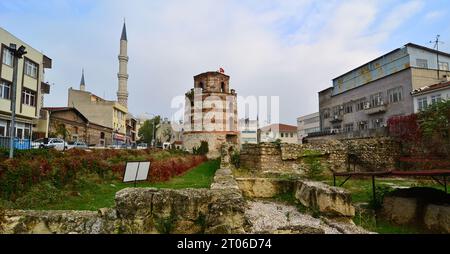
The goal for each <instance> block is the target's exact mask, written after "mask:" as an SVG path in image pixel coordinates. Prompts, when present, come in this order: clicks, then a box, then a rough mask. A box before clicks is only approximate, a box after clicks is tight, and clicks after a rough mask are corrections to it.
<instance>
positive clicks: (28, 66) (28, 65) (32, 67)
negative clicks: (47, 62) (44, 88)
mask: <svg viewBox="0 0 450 254" xmlns="http://www.w3.org/2000/svg"><path fill="white" fill-rule="evenodd" d="M37 70H38V67H37V65H36V64H35V63H32V62H31V61H29V60H25V74H26V75H28V76H30V77H32V78H37Z"/></svg>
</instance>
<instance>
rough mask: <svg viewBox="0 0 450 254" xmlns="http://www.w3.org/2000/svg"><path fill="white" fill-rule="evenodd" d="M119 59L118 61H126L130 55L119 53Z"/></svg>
mask: <svg viewBox="0 0 450 254" xmlns="http://www.w3.org/2000/svg"><path fill="white" fill-rule="evenodd" d="M119 60H120V61H125V62H128V60H130V57H128V56H122V55H120V56H119Z"/></svg>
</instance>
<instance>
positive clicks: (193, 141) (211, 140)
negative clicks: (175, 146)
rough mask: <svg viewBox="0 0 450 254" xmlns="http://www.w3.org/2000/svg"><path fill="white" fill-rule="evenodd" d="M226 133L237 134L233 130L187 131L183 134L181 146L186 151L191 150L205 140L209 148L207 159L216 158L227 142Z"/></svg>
mask: <svg viewBox="0 0 450 254" xmlns="http://www.w3.org/2000/svg"><path fill="white" fill-rule="evenodd" d="M228 135H237V134H236V133H235V132H192V133H189V132H187V133H184V134H183V146H184V148H185V149H186V150H187V151H189V152H193V150H194V148H197V147H200V145H201V142H202V141H206V142H208V148H209V153H208V154H207V157H208V159H217V158H219V157H220V156H221V149H222V145H223V144H225V143H227V136H228ZM237 140H238V137H237V138H236V141H237Z"/></svg>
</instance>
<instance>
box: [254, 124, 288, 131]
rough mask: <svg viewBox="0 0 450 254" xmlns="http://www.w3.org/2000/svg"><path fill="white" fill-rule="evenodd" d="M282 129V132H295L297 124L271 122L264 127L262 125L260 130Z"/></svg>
mask: <svg viewBox="0 0 450 254" xmlns="http://www.w3.org/2000/svg"><path fill="white" fill-rule="evenodd" d="M272 130H274V131H284V132H297V126H293V125H288V124H281V123H280V124H272V125H269V126H266V127H262V128H261V131H272Z"/></svg>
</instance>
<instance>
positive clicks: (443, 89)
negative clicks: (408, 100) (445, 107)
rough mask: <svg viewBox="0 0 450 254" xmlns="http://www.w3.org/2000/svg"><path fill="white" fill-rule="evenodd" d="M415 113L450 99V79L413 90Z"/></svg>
mask: <svg viewBox="0 0 450 254" xmlns="http://www.w3.org/2000/svg"><path fill="white" fill-rule="evenodd" d="M412 96H413V100H414V113H418V112H420V111H422V110H424V109H426V108H427V107H428V106H430V105H432V104H434V103H437V102H440V101H442V100H450V80H449V81H447V82H442V83H439V84H435V85H431V86H425V87H422V88H420V89H416V90H414V91H413V92H412Z"/></svg>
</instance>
